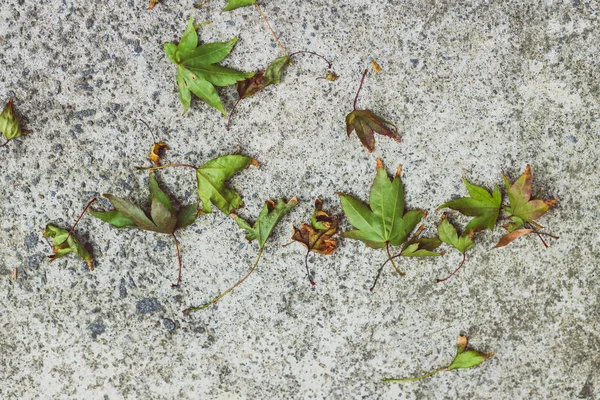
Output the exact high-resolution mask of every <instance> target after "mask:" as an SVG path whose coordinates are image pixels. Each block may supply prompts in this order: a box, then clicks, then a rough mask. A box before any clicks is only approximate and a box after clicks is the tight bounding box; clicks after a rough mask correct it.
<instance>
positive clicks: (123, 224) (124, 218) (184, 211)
mask: <svg viewBox="0 0 600 400" xmlns="http://www.w3.org/2000/svg"><path fill="white" fill-rule="evenodd" d="M150 195H151V200H152V202H151V206H150V213H149V216H148V214H146V212H144V211H143V210H142V209H141V208H140V207H138V206H137V205H135V204H133V203H131V202H129V201H127V200H124V199H121V198H119V197H116V196H113V195H111V194H104V197H106V198H107V199H109V200H110V202H111V203H112V205H113V207H114V208H115V209H114V210H113V211H107V212H100V211H90V213H91V214H92V215H93V216H94V217H96V218H99V219H101V220H102V221H104V222H108V223H109V224H111V225H112V226H114V227H116V228H138V229H142V230H146V231H152V232H158V233H165V234H168V235H170V236H171V237H172V238H173V241H174V242H175V249H176V251H177V259H178V264H179V268H178V274H177V283H175V284H174V285H173V286H178V285H179V282H180V281H181V255H180V253H179V243H178V242H177V237H176V236H175V232H176V231H177V230H179V229H182V228H184V227H186V226H188V225H191V224H192V223H194V221H195V220H196V216H197V215H198V205H197V204H195V203H194V204H190V205H188V206H185V207H183V208H181V209H180V210H179V211H177V210H176V209H175V208H174V207H173V204H172V203H171V200H170V199H169V197H168V196H167V195H166V194H165V192H163V191H162V189H161V188H160V187H159V186H158V183H157V182H156V179H155V178H154V175H153V174H150Z"/></svg>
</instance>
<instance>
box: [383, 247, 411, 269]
mask: <svg viewBox="0 0 600 400" xmlns="http://www.w3.org/2000/svg"><path fill="white" fill-rule="evenodd" d="M385 249H386V251H387V255H388V260H390V261H391V262H392V265H393V266H394V269H395V270H396V272H397V273H398V274H399V275H400V276H404V275H406V273H404V272H402V271H400V270H399V269H398V267H397V266H396V263H395V262H394V260H393V257H392V253H390V244H389V243H386V244H385Z"/></svg>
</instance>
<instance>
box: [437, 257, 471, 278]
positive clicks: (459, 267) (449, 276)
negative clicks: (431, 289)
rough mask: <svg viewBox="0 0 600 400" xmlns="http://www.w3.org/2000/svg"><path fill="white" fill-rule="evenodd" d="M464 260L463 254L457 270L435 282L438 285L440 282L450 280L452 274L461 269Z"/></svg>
mask: <svg viewBox="0 0 600 400" xmlns="http://www.w3.org/2000/svg"><path fill="white" fill-rule="evenodd" d="M466 259H467V253H463V258H462V261H461V262H460V264H459V265H458V268H456V269H455V270H454V272H452V273H451V274H450V275H448V276H447V277H445V278H444V279H438V280H437V282H438V283H440V282H444V281H447V280H448V279H450V278H451V277H452V276H453V275H454V274H456V273H457V272H458V270H459V269H461V267H462V266H463V265H464V263H465V260H466Z"/></svg>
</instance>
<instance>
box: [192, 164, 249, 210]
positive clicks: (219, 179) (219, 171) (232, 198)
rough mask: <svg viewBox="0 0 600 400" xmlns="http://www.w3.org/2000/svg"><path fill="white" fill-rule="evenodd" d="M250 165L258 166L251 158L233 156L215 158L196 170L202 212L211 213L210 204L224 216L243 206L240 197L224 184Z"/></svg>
mask: <svg viewBox="0 0 600 400" xmlns="http://www.w3.org/2000/svg"><path fill="white" fill-rule="evenodd" d="M250 164H252V165H254V166H258V162H257V161H256V160H255V159H253V158H250V157H246V156H242V155H236V154H233V155H227V156H221V157H218V158H215V159H213V160H210V161H208V162H207V163H205V164H204V165H202V166H201V167H200V168H198V169H197V170H196V180H197V182H198V197H199V198H200V200H201V201H202V207H203V210H202V211H203V212H206V213H208V212H211V211H212V207H211V204H214V205H215V206H216V207H217V208H218V209H219V210H221V211H222V212H224V213H226V214H229V213H231V212H232V211H234V210H236V209H238V208H240V207H241V206H242V205H243V202H242V198H241V196H240V195H239V194H238V193H237V192H236V191H235V190H233V189H231V188H229V187H227V185H226V182H227V181H228V180H229V179H231V178H232V177H233V175H235V174H236V173H237V172H238V171H241V170H243V169H245V168H247V167H248V166H249V165H250Z"/></svg>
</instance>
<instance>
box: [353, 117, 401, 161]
mask: <svg viewBox="0 0 600 400" xmlns="http://www.w3.org/2000/svg"><path fill="white" fill-rule="evenodd" d="M353 131H356V135H357V136H358V139H359V140H360V142H361V143H362V144H363V146H365V147H366V148H367V150H369V152H372V151H373V150H374V149H375V135H374V134H375V133H378V134H380V135H383V136H387V137H390V138H392V139H394V140H395V141H396V142H399V141H400V137H399V136H398V128H397V127H396V125H394V124H393V123H391V122H390V121H386V120H385V119H383V118H381V117H380V116H378V115H376V114H375V113H373V111H371V110H354V111H352V112H351V113H350V114H348V115H347V116H346V133H347V134H348V137H349V136H350V134H351V133H352V132H353Z"/></svg>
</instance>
